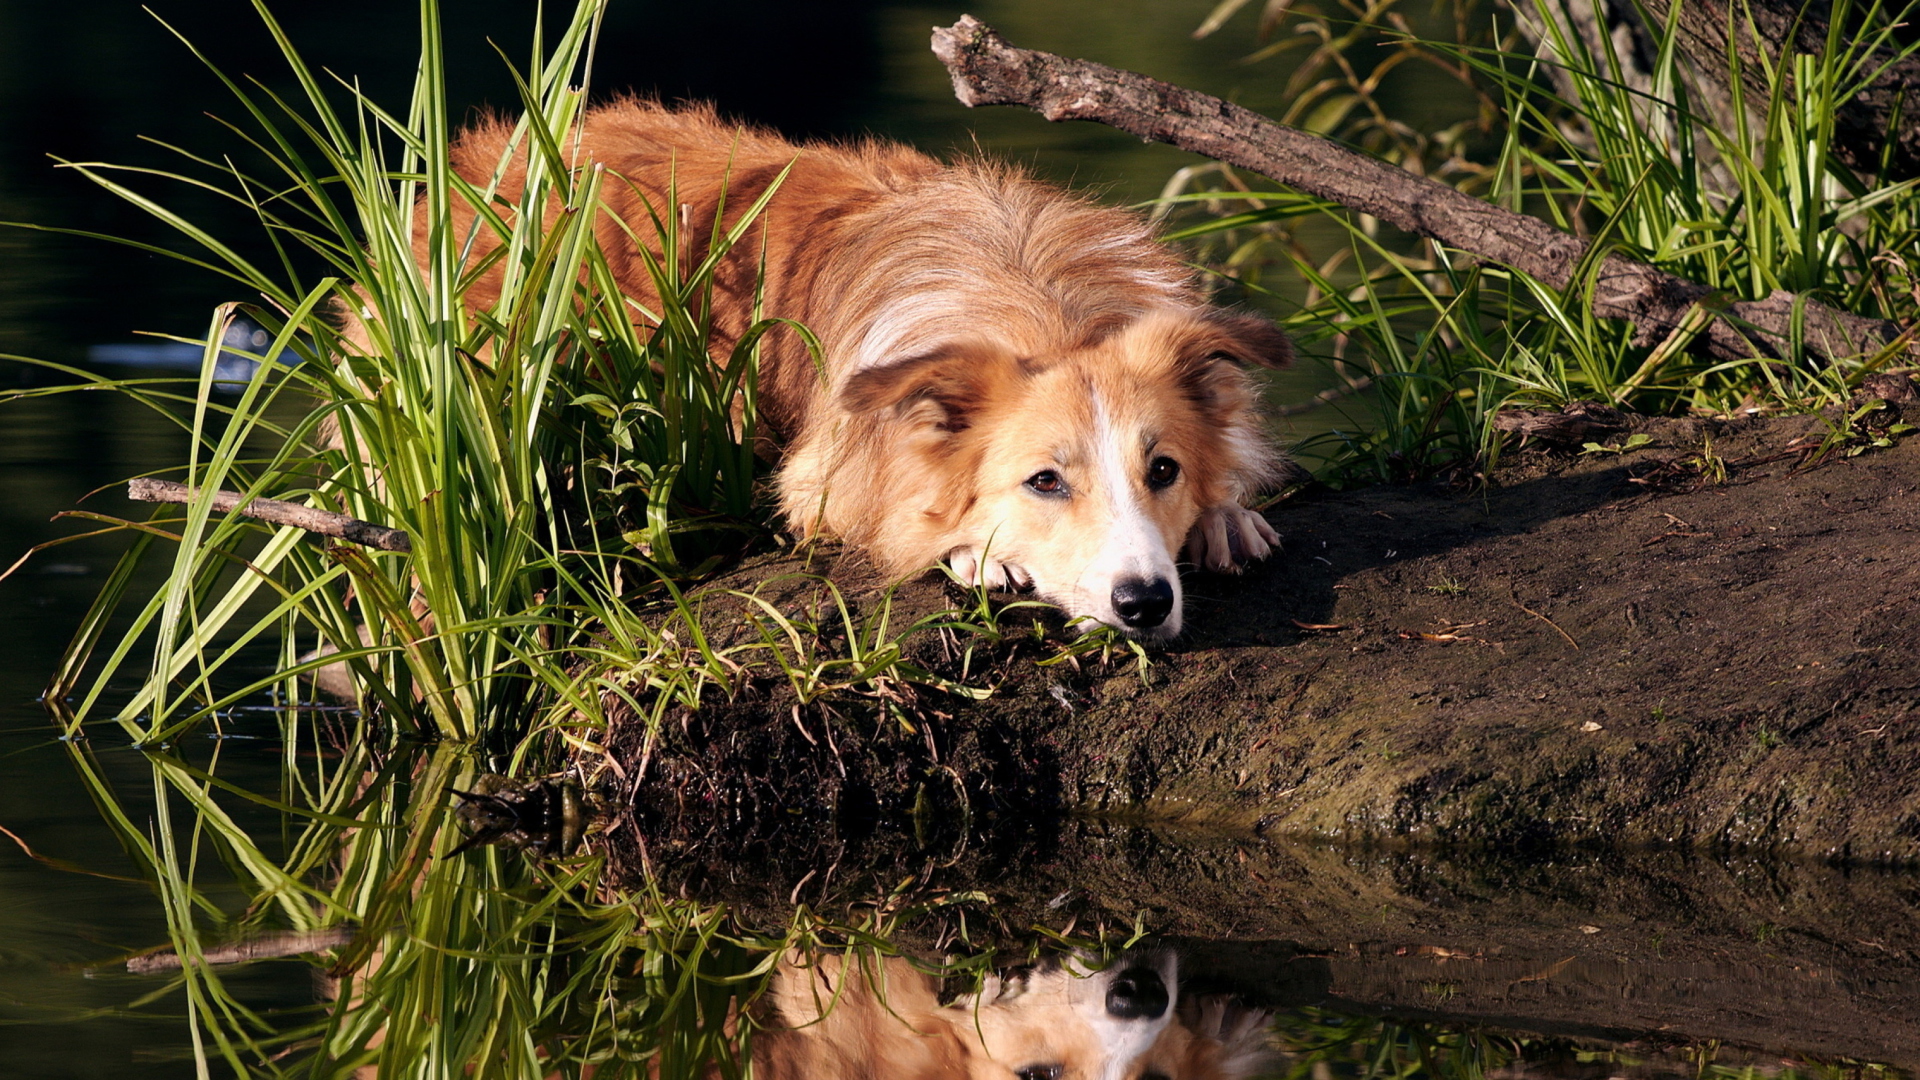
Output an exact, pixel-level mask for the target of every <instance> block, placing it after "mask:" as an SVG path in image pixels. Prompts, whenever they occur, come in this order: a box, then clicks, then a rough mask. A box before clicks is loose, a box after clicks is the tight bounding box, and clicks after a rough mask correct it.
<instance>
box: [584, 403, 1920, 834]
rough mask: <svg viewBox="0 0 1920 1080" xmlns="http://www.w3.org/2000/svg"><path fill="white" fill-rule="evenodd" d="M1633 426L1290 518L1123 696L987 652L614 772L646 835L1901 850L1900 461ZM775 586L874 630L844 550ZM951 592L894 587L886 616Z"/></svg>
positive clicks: (1907, 667) (629, 730)
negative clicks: (962, 685)
mask: <svg viewBox="0 0 1920 1080" xmlns="http://www.w3.org/2000/svg"><path fill="white" fill-rule="evenodd" d="M1639 430H1640V432H1641V433H1643V434H1646V435H1648V436H1650V439H1651V441H1649V442H1647V443H1645V444H1644V445H1641V446H1639V447H1637V448H1636V449H1634V450H1632V451H1630V452H1626V453H1620V454H1611V453H1607V454H1591V455H1585V456H1577V457H1568V456H1566V455H1548V454H1529V455H1521V456H1520V457H1519V458H1518V460H1516V461H1514V462H1512V463H1511V464H1509V465H1508V466H1507V467H1505V468H1503V469H1502V470H1501V471H1500V472H1499V473H1498V475H1497V477H1496V482H1495V483H1493V484H1491V485H1489V486H1487V487H1485V488H1484V489H1481V490H1477V491H1468V492H1460V491H1455V490H1448V489H1444V488H1440V487H1435V486H1416V487H1376V488H1370V489H1366V490H1362V491H1357V492H1350V493H1332V492H1319V493H1309V494H1307V495H1305V496H1301V497H1296V498H1295V499H1293V500H1290V501H1288V502H1286V503H1284V504H1282V505H1281V506H1279V507H1277V508H1275V509H1273V510H1272V511H1270V513H1269V517H1270V519H1271V520H1272V521H1273V522H1274V523H1275V525H1276V527H1277V528H1279V530H1280V531H1281V532H1282V534H1283V535H1284V536H1285V537H1286V549H1285V551H1284V552H1283V553H1282V554H1281V555H1280V556H1278V557H1276V558H1274V559H1273V560H1271V561H1270V562H1268V563H1266V564H1264V565H1261V566H1259V567H1256V568H1254V569H1253V570H1251V571H1250V572H1248V573H1247V574H1245V575H1243V576H1240V577H1224V576H1216V575H1200V576H1197V577H1195V578H1193V579H1191V580H1190V584H1189V597H1190V599H1189V604H1190V608H1189V616H1188V626H1189V632H1188V633H1187V635H1186V636H1185V637H1183V638H1182V639H1181V640H1180V641H1179V642H1177V643H1176V644H1174V645H1173V646H1172V647H1170V648H1167V649H1164V650H1160V651H1157V652H1156V653H1155V654H1154V655H1153V662H1152V665H1151V668H1150V669H1149V671H1148V673H1147V676H1146V678H1145V679H1144V680H1143V679H1142V678H1141V677H1140V676H1139V674H1138V673H1137V672H1136V671H1135V670H1134V667H1133V664H1132V658H1131V657H1130V656H1129V655H1127V654H1126V653H1124V652H1120V653H1118V654H1117V655H1116V656H1115V658H1114V659H1113V660H1112V662H1111V663H1109V664H1108V665H1105V666H1104V667H1103V666H1102V665H1101V664H1098V663H1093V662H1087V663H1081V664H1080V665H1079V668H1080V670H1078V671H1076V670H1074V669H1073V668H1072V667H1069V666H1067V665H1060V666H1055V667H1049V668H1044V669H1043V668H1038V667H1035V666H1034V665H1033V664H1032V663H1031V662H1029V660H1030V658H1031V657H1034V656H1039V655H1044V652H1043V650H1042V649H1041V648H1040V647H1039V646H1034V647H1032V648H1029V649H1026V650H1025V651H1024V652H1023V651H1022V650H1020V649H1017V648H1015V649H1011V650H1008V649H1003V650H1001V651H1000V652H999V653H998V654H994V659H993V662H994V663H997V665H998V666H997V667H995V668H994V669H993V671H992V673H991V674H990V676H988V677H987V680H986V681H991V682H994V683H996V688H995V692H994V694H993V696H992V697H991V698H989V699H988V700H986V701H983V702H979V703H972V702H967V701H963V700H960V699H955V698H944V699H943V698H941V697H940V696H939V695H927V694H925V693H924V692H923V693H921V694H918V695H915V694H911V693H908V694H907V697H908V698H911V700H909V701H906V702H905V704H904V707H903V706H902V703H901V702H894V703H893V707H892V708H891V709H888V708H883V707H881V706H882V705H883V704H885V703H878V702H876V703H874V707H873V708H870V709H866V710H861V709H859V708H853V709H849V707H848V706H847V704H846V703H845V702H840V703H839V704H837V705H836V704H834V703H831V702H827V701H823V702H822V703H820V704H815V705H809V706H807V707H805V708H800V709H796V708H795V702H796V701H797V698H795V697H794V695H793V694H792V693H791V692H790V691H788V690H787V689H786V688H784V687H782V686H779V685H773V686H768V687H763V688H761V689H758V690H749V691H748V692H745V693H743V694H741V695H740V696H738V697H736V699H735V700H733V701H730V702H724V703H719V702H717V703H715V704H713V705H712V706H710V707H706V708H703V709H701V710H699V711H698V713H689V714H680V715H677V716H676V718H675V719H674V720H673V722H672V723H670V724H669V725H667V728H666V729H664V730H662V731H661V732H657V733H656V735H655V737H654V739H653V741H652V742H651V743H648V742H647V740H646V738H645V736H644V733H643V732H642V731H641V729H640V726H639V725H624V726H617V727H616V730H615V731H614V732H612V733H611V736H610V741H611V745H612V749H613V752H614V754H615V756H616V757H617V758H620V759H621V760H623V762H624V763H625V764H626V765H628V766H629V773H630V774H639V775H638V776H637V781H636V784H635V786H634V788H633V793H634V794H635V795H636V796H637V797H638V798H639V802H640V804H641V807H642V810H643V813H646V814H650V815H652V816H653V817H654V818H656V819H662V818H661V816H662V815H665V816H666V817H675V816H677V815H681V814H683V813H684V812H685V811H686V810H687V809H690V808H695V807H699V808H704V809H703V810H702V814H701V815H698V817H699V818H700V820H701V824H700V826H699V828H700V829H702V830H710V829H712V828H715V827H719V826H718V825H717V824H716V823H717V822H719V821H720V820H721V819H722V818H725V819H726V820H731V821H732V822H733V823H734V825H733V826H728V828H734V827H738V828H744V829H748V830H751V829H753V828H757V827H758V825H756V824H755V823H757V822H759V823H763V822H764V821H765V820H766V819H767V817H768V815H770V814H776V813H777V814H778V815H780V816H782V817H785V816H791V815H793V814H806V815H809V816H811V815H814V814H816V813H818V814H823V815H825V816H827V817H829V818H836V817H848V816H852V817H856V818H857V817H861V816H863V815H871V814H884V813H887V812H889V811H892V810H906V809H911V808H912V807H913V806H914V805H916V804H918V805H921V806H922V807H923V808H925V807H926V806H927V805H932V806H933V807H934V808H936V809H938V808H941V807H949V808H951V809H952V810H954V811H955V812H959V811H961V810H964V811H967V812H971V813H976V814H991V813H994V812H1017V813H1023V814H1031V813H1035V812H1044V811H1073V812H1085V811H1096V812H1101V813H1105V814H1109V815H1111V814H1120V815H1126V816H1135V817H1143V818H1150V819H1154V820H1161V821H1185V822H1189V823H1198V822H1206V823H1212V824H1217V825H1224V826H1228V827H1233V828H1247V829H1256V830H1259V831H1262V832H1269V833H1284V834H1292V835H1298V836H1303V837H1310V838H1315V839H1319V840H1336V841H1341V842H1348V843H1351V842H1358V841H1366V842H1381V841H1390V842H1396V843H1418V844H1427V843H1441V844H1449V845H1461V844H1467V845H1489V846H1493V847H1497V848H1501V849H1513V848H1516V847H1524V846H1529V845H1540V844H1565V843H1590V842H1605V843H1609V844H1622V843H1626V844H1655V845H1676V846H1684V847H1693V848H1700V847H1738V848H1743V849H1752V848H1760V849H1768V850H1777V851H1782V852H1792V853H1798V854H1809V855H1816V856H1821V857H1828V858H1836V859H1843V860H1854V861H1871V862H1902V861H1908V860H1915V859H1920V638H1917V637H1916V633H1915V631H1916V629H1917V628H1920V560H1917V559H1916V558H1915V553H1916V544H1917V542H1920V499H1916V498H1915V494H1916V488H1920V440H1908V441H1907V442H1905V443H1903V444H1900V445H1896V446H1893V447H1891V448H1887V449H1879V450H1874V451H1872V452H1870V453H1865V454H1861V455H1859V456H1857V457H1852V458H1848V457H1845V456H1844V455H1840V454H1834V455H1830V456H1829V457H1828V458H1827V459H1826V460H1825V462H1824V463H1821V464H1817V465H1815V466H1813V467H1807V453H1806V450H1805V448H1806V447H1807V446H1808V445H1810V443H1811V442H1814V441H1817V440H1818V438H1819V437H1820V436H1821V435H1823V434H1824V433H1825V431H1826V428H1825V427H1824V426H1823V425H1822V424H1821V423H1820V422H1819V421H1817V420H1813V419H1808V418H1795V419H1790V420H1778V421H1772V422H1761V421H1748V422H1738V423H1715V422H1706V421H1684V422H1676V421H1664V422H1653V423H1650V424H1642V425H1641V427H1640V429H1639ZM796 569H810V570H812V571H814V572H816V573H818V572H821V571H825V572H826V573H827V574H828V576H830V577H831V578H832V579H834V580H835V581H836V582H837V583H838V584H839V586H840V587H841V588H842V590H843V591H844V593H845V595H846V597H848V602H849V603H850V604H851V605H852V606H853V608H854V610H855V612H856V614H857V615H858V616H859V617H862V618H870V617H872V615H873V614H874V613H875V612H876V610H877V606H878V604H879V596H880V592H879V590H878V589H876V588H875V587H874V584H875V583H874V582H872V581H871V580H869V579H867V578H866V577H864V576H863V575H865V574H866V573H867V572H866V571H864V570H863V569H862V567H861V565H860V564H859V563H857V562H855V561H852V560H840V561H834V560H832V558H831V555H830V553H829V554H828V555H826V556H823V554H822V553H820V552H814V553H812V556H811V559H810V561H809V560H802V559H798V558H779V559H765V560H761V561H760V562H757V563H755V564H753V565H750V566H748V567H746V568H744V569H743V570H741V571H739V572H738V573H737V574H736V575H735V576H734V578H733V579H732V580H730V581H728V582H726V583H723V584H726V585H727V586H729V587H734V588H743V587H759V588H761V589H762V590H763V591H764V592H765V593H766V594H767V595H769V596H770V597H771V598H773V599H774V600H775V601H776V602H777V603H778V604H780V605H784V606H788V607H789V608H790V609H793V610H802V609H806V608H807V607H808V606H809V605H812V607H813V608H814V609H816V610H818V609H820V608H822V607H824V606H826V601H825V600H824V599H823V594H822V593H821V586H820V585H819V583H818V581H817V580H815V579H812V578H796V577H782V575H786V574H791V573H792V572H793V571H795V570H796ZM952 602H953V596H952V595H951V594H943V591H942V588H941V586H940V585H939V584H938V583H937V582H936V581H933V580H931V579H928V580H923V581H920V582H915V583H909V584H908V585H907V586H905V587H904V588H903V589H902V590H900V591H899V592H898V593H897V594H895V596H894V598H893V605H894V609H893V614H892V618H893V620H894V625H896V626H899V625H904V621H905V620H908V619H911V618H912V617H914V616H915V615H916V614H919V613H924V612H926V611H931V610H935V609H938V608H940V607H943V606H946V605H948V604H951V603H952ZM1028 618H1030V616H1029V615H1028V614H1027V613H1026V612H1024V611H1023V612H1019V613H1018V614H1017V615H1015V616H1012V617H1010V620H1009V621H1010V622H1011V623H1012V624H1013V625H1014V626H1015V627H1016V628H1017V626H1018V625H1019V621H1020V620H1023V619H1028ZM716 621H717V622H721V623H724V621H725V620H724V619H722V620H716ZM831 621H835V620H823V622H831ZM835 632H838V633H840V634H841V638H842V639H843V640H841V641H840V643H839V646H838V647H844V645H845V642H844V638H845V636H846V635H845V634H844V632H843V631H835ZM828 636H831V633H830V634H829V635H828ZM963 644H964V642H963V641H962V640H960V639H958V638H947V639H945V640H942V639H940V638H937V637H934V636H928V637H926V638H925V639H923V640H921V641H920V643H919V645H918V648H919V655H916V657H915V659H916V660H918V661H919V662H921V663H923V664H925V665H926V666H928V667H929V668H934V669H939V670H944V671H947V672H949V673H955V674H957V672H958V666H959V658H958V655H957V651H956V650H958V649H959V648H960V647H961V646H962V645H963ZM833 647H836V646H835V643H834V642H832V641H827V642H825V643H824V644H823V646H822V648H823V650H824V651H831V649H832V648H833ZM989 652H990V651H989ZM984 655H985V654H982V655H976V656H975V657H974V658H973V661H972V667H971V674H970V677H971V678H972V679H973V680H974V681H976V682H978V681H981V680H982V674H981V670H980V665H981V664H982V663H983V662H986V661H985V660H984V659H983V656H984ZM897 718H906V720H907V723H906V724H901V723H899V722H898V720H897ZM909 728H910V729H909ZM643 747H644V748H643ZM642 756H645V757H646V758H647V766H646V768H645V769H635V768H632V767H633V766H636V765H637V764H638V762H639V760H640V758H641V757H642ZM929 800H931V803H930V804H929ZM648 808H651V809H648ZM708 809H724V810H726V811H727V813H726V814H723V815H720V816H719V817H715V816H714V815H712V814H710V813H708V812H707V810H708Z"/></svg>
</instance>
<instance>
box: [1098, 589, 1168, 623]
mask: <svg viewBox="0 0 1920 1080" xmlns="http://www.w3.org/2000/svg"><path fill="white" fill-rule="evenodd" d="M1172 612H1173V585H1172V584H1171V583H1169V582H1168V581H1167V579H1165V578H1154V579H1153V580H1151V581H1147V580H1144V579H1142V578H1128V579H1126V580H1125V581H1122V582H1121V583H1120V584H1118V585H1115V586H1114V587H1113V613H1114V614H1115V615H1118V616H1120V621H1121V622H1123V623H1126V624H1127V626H1128V628H1129V629H1133V630H1151V629H1153V628H1154V627H1156V626H1159V625H1160V624H1161V623H1163V622H1166V621H1167V616H1168V615H1169V614H1171V613H1172Z"/></svg>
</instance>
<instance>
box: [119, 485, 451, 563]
mask: <svg viewBox="0 0 1920 1080" xmlns="http://www.w3.org/2000/svg"><path fill="white" fill-rule="evenodd" d="M194 496H195V492H194V490H193V489H192V488H190V487H188V486H187V485H185V484H181V483H176V482H174V481H172V480H155V479H152V478H151V477H141V478H139V479H137V480H129V481H128V482H127V498H129V499H132V500H134V501H135V502H161V503H188V502H192V501H193V499H194ZM240 499H241V495H240V493H239V492H237V491H216V492H214V493H213V508H214V509H215V510H218V511H220V512H221V513H224V514H244V515H246V516H247V517H250V518H259V519H260V520H261V521H267V522H271V523H273V524H275V525H290V526H292V527H294V528H296V529H305V530H306V531H308V532H310V533H319V534H320V535H322V536H335V537H339V538H340V539H342V540H347V541H351V542H353V543H355V544H361V545H364V546H366V547H370V548H379V549H380V550H381V551H412V550H413V538H412V537H410V536H408V535H407V534H406V533H405V532H402V531H401V530H399V529H389V528H387V527H386V526H385V525H375V524H373V523H372V522H370V521H361V520H360V519H359V518H352V517H348V516H347V515H345V514H336V513H334V512H333V511H331V510H316V509H315V508H313V507H311V506H301V505H299V504H298V503H290V502H281V501H280V500H278V499H254V500H253V501H251V502H249V503H247V504H246V505H245V506H242V505H240Z"/></svg>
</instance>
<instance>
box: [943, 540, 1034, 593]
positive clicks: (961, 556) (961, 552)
mask: <svg viewBox="0 0 1920 1080" xmlns="http://www.w3.org/2000/svg"><path fill="white" fill-rule="evenodd" d="M947 562H948V564H949V565H951V566H952V567H953V574H954V576H955V577H957V578H959V579H960V582H961V584H963V585H985V586H986V587H987V588H989V589H1004V590H1006V591H1007V592H1019V591H1020V590H1021V589H1030V588H1032V587H1033V575H1032V574H1029V573H1027V572H1026V571H1025V570H1024V569H1021V568H1020V567H1018V566H1015V565H1014V564H1012V563H1007V562H1001V561H1000V560H999V559H995V558H991V557H985V556H982V555H981V554H980V553H979V552H978V551H976V550H974V549H973V548H970V547H957V548H954V549H953V550H952V551H949V552H947Z"/></svg>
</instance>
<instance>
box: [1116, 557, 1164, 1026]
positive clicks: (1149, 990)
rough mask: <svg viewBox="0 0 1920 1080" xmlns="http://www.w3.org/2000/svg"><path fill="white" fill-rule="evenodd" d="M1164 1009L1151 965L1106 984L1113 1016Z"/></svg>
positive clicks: (1154, 1015)
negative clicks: (1111, 983)
mask: <svg viewBox="0 0 1920 1080" xmlns="http://www.w3.org/2000/svg"><path fill="white" fill-rule="evenodd" d="M1115 591H1116V592H1117V591H1118V590H1115ZM1166 1011H1167V984H1166V983H1165V982H1164V981H1162V980H1161V978H1160V973H1159V972H1157V971H1155V970H1153V969H1152V968H1145V967H1131V968H1128V969H1127V970H1125V971H1123V972H1121V973H1120V974H1119V976H1118V977H1117V978H1115V979H1114V980H1113V985H1111V986H1109V987H1107V1013H1108V1014H1109V1015H1111V1016H1113V1017H1115V1018H1117V1019H1121V1020H1138V1019H1140V1018H1141V1017H1145V1018H1147V1019H1148V1020H1158V1019H1159V1018H1160V1015H1161V1014H1162V1013H1164V1012H1166Z"/></svg>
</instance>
